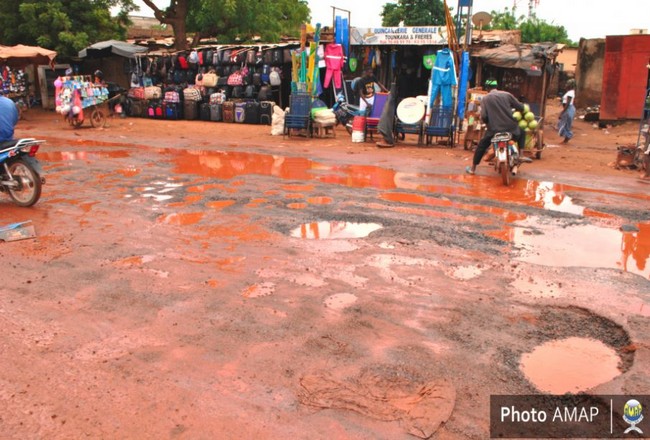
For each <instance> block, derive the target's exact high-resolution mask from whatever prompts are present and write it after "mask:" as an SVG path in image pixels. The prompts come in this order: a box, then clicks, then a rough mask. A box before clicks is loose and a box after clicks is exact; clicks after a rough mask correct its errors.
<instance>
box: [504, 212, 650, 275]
mask: <svg viewBox="0 0 650 440" xmlns="http://www.w3.org/2000/svg"><path fill="white" fill-rule="evenodd" d="M635 229H638V231H635V232H622V231H620V230H618V229H612V228H606V227H601V226H595V225H582V224H581V225H573V226H566V227H562V225H560V224H557V223H551V224H545V223H543V222H542V221H540V219H539V218H536V217H529V218H527V219H526V220H525V221H523V222H518V223H517V226H516V227H514V228H513V234H512V242H513V243H514V245H515V247H516V248H517V249H518V250H517V251H516V258H517V259H518V260H520V261H525V262H528V263H533V264H539V265H543V266H554V267H558V266H559V267H593V268H610V269H619V270H622V271H626V272H631V273H635V274H638V275H641V276H642V277H644V278H646V279H650V264H648V257H649V256H650V224H648V223H641V224H638V225H636V227H635Z"/></svg>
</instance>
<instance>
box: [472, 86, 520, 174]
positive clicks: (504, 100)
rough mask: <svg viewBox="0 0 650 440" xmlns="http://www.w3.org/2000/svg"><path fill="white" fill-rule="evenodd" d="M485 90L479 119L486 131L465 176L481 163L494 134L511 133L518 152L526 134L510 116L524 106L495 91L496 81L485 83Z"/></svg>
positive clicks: (505, 93) (512, 97)
mask: <svg viewBox="0 0 650 440" xmlns="http://www.w3.org/2000/svg"><path fill="white" fill-rule="evenodd" d="M485 89H486V90H489V92H490V93H488V94H487V95H485V96H484V97H483V99H482V100H481V119H482V120H483V122H485V123H486V124H487V130H486V132H485V136H483V138H482V139H481V140H480V141H479V143H478V146H477V147H476V151H475V152H474V159H473V161H472V166H471V167H470V166H467V167H466V168H465V172H466V173H467V174H474V173H475V172H476V167H477V165H478V164H479V163H481V159H482V158H483V155H484V154H485V152H486V151H487V149H488V147H489V146H490V143H491V140H492V137H493V136H494V135H495V134H496V133H499V132H505V131H507V132H509V133H511V134H512V135H513V137H514V138H515V140H517V144H518V145H519V151H522V149H523V147H524V145H525V142H526V133H525V132H524V131H523V130H522V129H521V128H519V125H518V123H517V121H516V120H515V118H514V117H513V116H512V109H513V108H514V109H515V110H518V111H520V112H522V113H523V112H524V105H523V104H522V103H521V102H519V101H518V100H517V99H516V98H515V97H514V96H512V94H510V93H508V92H504V91H502V90H497V81H496V80H495V79H488V80H487V81H485Z"/></svg>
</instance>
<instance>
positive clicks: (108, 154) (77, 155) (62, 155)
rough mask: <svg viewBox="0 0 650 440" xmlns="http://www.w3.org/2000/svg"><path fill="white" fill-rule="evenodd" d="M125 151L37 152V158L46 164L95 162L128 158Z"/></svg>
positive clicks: (128, 154)
mask: <svg viewBox="0 0 650 440" xmlns="http://www.w3.org/2000/svg"><path fill="white" fill-rule="evenodd" d="M129 156H130V153H129V152H128V151H126V150H114V151H47V152H40V151H39V152H38V155H37V157H38V158H39V159H42V160H44V161H48V162H61V161H67V160H97V159H120V158H125V157H129Z"/></svg>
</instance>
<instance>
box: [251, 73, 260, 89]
mask: <svg viewBox="0 0 650 440" xmlns="http://www.w3.org/2000/svg"><path fill="white" fill-rule="evenodd" d="M251 83H252V84H253V85H254V86H256V87H259V86H261V85H262V74H261V73H259V72H255V73H253V79H252V81H251Z"/></svg>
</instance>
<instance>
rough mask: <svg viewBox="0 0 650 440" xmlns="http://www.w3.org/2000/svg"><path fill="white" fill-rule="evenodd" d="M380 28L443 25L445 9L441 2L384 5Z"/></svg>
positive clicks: (404, 1)
mask: <svg viewBox="0 0 650 440" xmlns="http://www.w3.org/2000/svg"><path fill="white" fill-rule="evenodd" d="M381 17H382V23H381V24H382V26H398V25H399V23H400V22H402V21H403V22H404V25H405V26H441V25H444V24H445V22H446V20H445V7H444V4H443V3H442V0H398V2H397V3H386V4H384V7H383V10H382V12H381Z"/></svg>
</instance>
